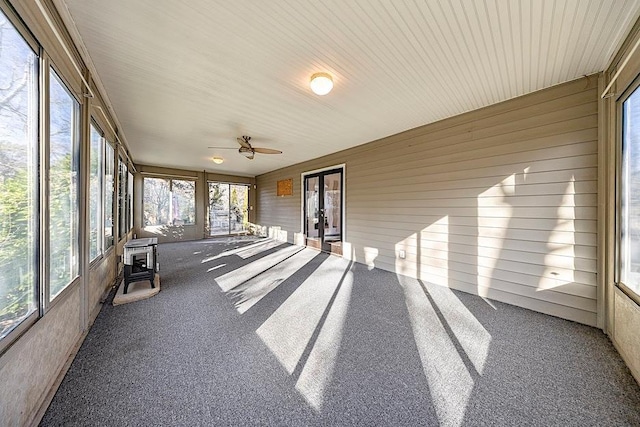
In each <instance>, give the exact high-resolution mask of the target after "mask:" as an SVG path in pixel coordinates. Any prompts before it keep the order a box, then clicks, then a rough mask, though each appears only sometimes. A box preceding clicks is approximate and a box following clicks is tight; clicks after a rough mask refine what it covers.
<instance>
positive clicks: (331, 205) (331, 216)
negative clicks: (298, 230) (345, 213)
mask: <svg viewBox="0 0 640 427" xmlns="http://www.w3.org/2000/svg"><path fill="white" fill-rule="evenodd" d="M342 177H343V173H342V169H332V170H328V171H324V172H319V173H314V174H310V175H306V176H305V177H304V189H305V195H304V196H305V197H304V218H305V220H304V224H305V226H304V232H305V235H306V239H307V241H306V243H307V246H310V247H313V248H317V249H320V250H323V251H326V252H332V253H337V254H340V255H341V254H342V185H343V182H342Z"/></svg>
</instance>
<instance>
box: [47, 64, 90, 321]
mask: <svg viewBox="0 0 640 427" xmlns="http://www.w3.org/2000/svg"><path fill="white" fill-rule="evenodd" d="M42 58H43V61H42V62H41V64H42V68H41V74H42V75H43V76H42V81H43V82H44V83H45V89H43V93H44V97H45V98H44V99H45V100H46V102H43V106H42V108H44V109H45V113H44V114H43V117H42V122H43V126H44V128H43V132H42V137H41V141H42V142H41V145H42V147H41V153H44V154H41V156H42V157H41V160H42V161H41V164H42V166H43V167H44V171H42V172H41V173H42V178H41V179H42V180H43V182H41V185H42V193H43V194H42V196H41V203H42V204H41V207H44V209H43V210H41V211H44V213H41V219H42V220H41V230H42V235H41V239H42V244H43V246H44V253H43V252H41V256H42V258H41V260H42V262H41V263H42V266H41V270H40V271H41V274H42V278H43V282H42V283H43V285H42V291H41V294H42V309H41V312H42V315H44V314H45V313H46V312H47V311H49V310H50V309H51V307H53V306H54V305H55V303H56V302H57V301H60V300H64V299H65V295H66V294H67V293H69V292H71V289H74V288H75V286H76V285H77V284H78V283H79V282H80V281H81V279H82V274H83V272H82V268H83V267H82V257H83V255H84V254H83V253H82V252H81V248H82V247H83V246H82V241H81V240H82V233H81V232H80V226H81V224H82V221H81V218H80V215H81V211H80V202H81V199H82V197H81V188H82V187H81V185H82V184H83V182H82V181H83V180H82V175H83V174H82V171H81V169H82V159H81V152H82V144H83V140H82V108H83V104H82V102H81V100H80V99H78V97H77V96H76V94H75V93H74V92H73V91H72V90H71V89H70V88H69V84H68V83H67V82H66V79H65V78H64V75H62V74H61V73H60V71H58V70H57V68H56V66H55V64H54V63H53V62H52V61H51V59H50V58H49V56H48V55H47V54H46V53H43V54H42ZM45 69H46V72H44V70H45ZM51 73H54V74H55V75H56V77H57V79H58V80H59V82H60V84H61V86H62V88H63V89H64V90H65V91H66V92H67V94H68V95H69V96H70V98H71V99H72V100H73V101H74V102H75V105H76V106H77V111H76V112H75V116H76V117H75V120H76V122H77V123H75V126H73V127H72V130H73V131H74V132H75V135H73V139H74V142H75V143H77V145H76V146H75V147H73V155H74V156H75V157H76V159H77V162H78V165H77V166H78V170H77V174H78V179H77V183H76V187H77V188H76V194H77V199H78V200H77V203H76V216H77V218H78V223H77V224H76V225H77V227H76V229H77V230H78V231H77V235H76V236H75V238H76V245H77V246H76V250H77V254H76V258H77V261H76V263H77V265H76V268H77V271H76V272H75V275H74V276H73V277H72V278H71V280H69V282H68V283H67V284H66V285H64V287H63V288H62V289H61V290H60V291H58V293H57V294H56V295H54V296H53V297H52V296H51V275H50V274H51V271H50V266H51V234H50V232H47V231H48V230H49V226H50V220H51V211H50V202H51V193H50V183H51V177H50V170H51V164H50V160H51V129H50V123H51V108H50V105H51V100H50V94H51Z"/></svg>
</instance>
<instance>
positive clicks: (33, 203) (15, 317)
mask: <svg viewBox="0 0 640 427" xmlns="http://www.w3.org/2000/svg"><path fill="white" fill-rule="evenodd" d="M37 66H38V57H37V55H36V54H35V53H34V52H33V50H32V49H31V47H30V46H29V45H28V44H27V43H26V42H25V40H24V39H23V38H22V36H21V35H20V33H19V32H18V31H17V30H16V28H15V27H14V26H13V25H12V24H11V22H9V20H8V19H7V17H6V16H5V15H4V14H3V13H2V12H1V11H0V338H2V337H4V336H6V335H7V334H8V333H9V332H11V330H13V329H14V328H15V327H16V326H18V325H19V324H20V323H21V322H22V321H23V320H24V319H26V318H27V317H29V316H30V315H31V314H33V313H34V312H36V311H37V308H38V298H37V294H38V293H37V289H38V287H37V279H38V276H37V244H36V242H37V236H38V227H37V219H38V181H37V176H38V173H37V172H38V170H37V169H38V73H37Z"/></svg>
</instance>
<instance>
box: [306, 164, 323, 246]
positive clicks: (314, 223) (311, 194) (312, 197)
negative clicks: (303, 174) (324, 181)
mask: <svg viewBox="0 0 640 427" xmlns="http://www.w3.org/2000/svg"><path fill="white" fill-rule="evenodd" d="M319 182H320V178H318V177H317V176H315V177H312V178H305V200H306V204H307V206H306V208H307V216H306V218H305V221H306V226H305V229H306V230H305V231H306V234H307V238H308V239H309V238H318V237H319V236H320V230H319V225H320V224H319V223H320V205H319V196H318V191H319V185H318V183H319Z"/></svg>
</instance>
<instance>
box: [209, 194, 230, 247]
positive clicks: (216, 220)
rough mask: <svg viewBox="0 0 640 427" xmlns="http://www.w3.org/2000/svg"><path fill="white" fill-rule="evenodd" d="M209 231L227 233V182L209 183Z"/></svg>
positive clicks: (215, 233)
mask: <svg viewBox="0 0 640 427" xmlns="http://www.w3.org/2000/svg"><path fill="white" fill-rule="evenodd" d="M209 233H210V234H211V235H212V236H220V235H224V234H229V184H225V183H222V182H210V183H209Z"/></svg>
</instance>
